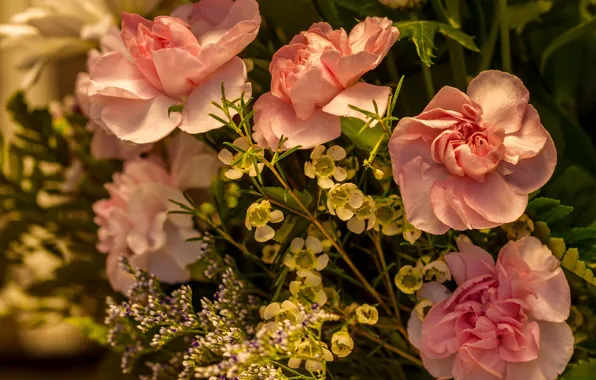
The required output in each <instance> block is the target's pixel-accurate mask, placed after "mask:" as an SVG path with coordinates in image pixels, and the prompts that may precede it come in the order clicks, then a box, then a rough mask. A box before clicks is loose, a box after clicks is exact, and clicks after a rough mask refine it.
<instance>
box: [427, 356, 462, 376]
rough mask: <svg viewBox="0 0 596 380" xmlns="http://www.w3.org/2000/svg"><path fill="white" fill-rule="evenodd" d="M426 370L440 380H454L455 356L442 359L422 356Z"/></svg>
mask: <svg viewBox="0 0 596 380" xmlns="http://www.w3.org/2000/svg"><path fill="white" fill-rule="evenodd" d="M420 357H421V358H422V364H423V365H424V368H425V369H426V370H427V371H428V372H429V373H430V374H431V375H432V376H434V377H436V378H438V379H449V378H452V377H453V375H452V372H453V363H454V361H455V355H451V356H448V357H446V358H442V359H434V358H429V357H427V356H426V355H424V354H423V353H421V354H420Z"/></svg>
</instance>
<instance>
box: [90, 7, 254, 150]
mask: <svg viewBox="0 0 596 380" xmlns="http://www.w3.org/2000/svg"><path fill="white" fill-rule="evenodd" d="M174 15H178V16H181V17H184V18H185V19H186V20H188V21H189V22H190V23H191V24H190V25H189V24H188V23H187V22H186V21H185V20H183V19H181V18H178V17H169V16H160V17H157V18H155V20H154V21H149V20H146V19H144V18H142V17H141V16H139V15H136V14H129V13H123V15H122V32H121V40H122V42H123V43H124V45H125V47H126V51H124V52H122V51H113V52H109V53H106V54H103V55H102V56H101V57H99V58H98V59H97V61H96V62H95V63H94V64H93V65H92V67H91V69H90V83H89V86H88V94H89V113H90V117H91V119H93V120H94V121H95V122H96V123H97V124H98V125H100V126H102V127H105V128H107V129H109V130H110V131H111V132H112V133H114V134H115V135H116V136H118V137H119V138H121V139H123V140H128V141H132V142H136V143H149V142H154V141H157V140H159V139H161V138H163V137H165V136H167V135H168V134H169V133H170V132H171V131H172V130H174V129H175V128H176V127H180V129H182V130H184V131H186V132H188V133H202V132H207V131H209V130H211V129H215V128H219V127H221V123H220V122H218V121H217V120H215V119H214V118H212V117H211V116H209V114H215V115H218V116H220V117H221V118H225V117H226V116H225V115H224V113H223V111H221V110H220V109H219V108H217V107H216V106H214V105H213V104H212V102H216V103H221V96H222V93H221V86H222V82H223V83H224V87H225V92H226V97H227V98H228V99H229V100H233V99H237V98H239V97H240V96H241V95H242V94H243V93H244V94H245V96H246V97H249V96H250V95H251V86H250V83H248V82H247V74H246V67H245V66H244V62H243V61H242V59H240V58H239V57H237V56H236V55H237V54H238V53H239V52H240V51H241V50H242V49H244V47H246V45H247V44H249V43H250V42H251V41H252V40H253V39H254V38H255V36H256V34H257V32H258V29H259V25H260V21H261V18H260V16H259V10H258V4H257V2H256V0H237V1H235V2H232V1H201V2H200V3H198V4H194V5H189V6H184V7H183V8H181V9H179V10H177V11H176V12H174ZM191 29H192V30H191ZM193 33H194V34H193ZM173 106H177V107H179V106H183V108H182V111H181V112H176V111H175V110H174V109H171V107H173ZM230 111H232V110H230Z"/></svg>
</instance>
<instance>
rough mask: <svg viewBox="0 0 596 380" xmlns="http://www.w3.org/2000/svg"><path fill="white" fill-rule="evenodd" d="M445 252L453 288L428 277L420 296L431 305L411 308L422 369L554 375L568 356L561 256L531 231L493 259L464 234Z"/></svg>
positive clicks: (507, 376) (456, 374) (511, 376)
mask: <svg viewBox="0 0 596 380" xmlns="http://www.w3.org/2000/svg"><path fill="white" fill-rule="evenodd" d="M458 246H459V249H460V252H451V253H448V254H447V255H445V261H446V262H447V264H448V265H449V269H450V271H451V274H452V275H453V278H454V279H455V281H456V282H457V284H458V286H459V287H458V288H457V289H456V290H455V292H453V294H451V292H449V291H448V290H447V289H446V288H445V287H444V286H443V285H441V284H438V283H427V284H425V285H424V286H423V287H422V289H420V290H419V291H418V299H420V300H422V299H425V300H430V301H431V302H433V303H434V306H433V307H432V308H431V309H430V311H429V312H428V314H427V315H426V317H425V318H424V320H421V319H420V317H419V315H418V313H417V312H416V311H414V312H412V316H411V317H410V321H409V322H408V335H409V337H410V341H411V342H412V344H414V346H416V347H417V348H419V349H420V354H421V357H422V361H423V363H424V366H425V368H426V369H427V370H428V371H429V372H430V373H431V375H433V376H435V377H438V378H451V377H453V378H455V379H457V380H460V379H462V380H463V379H466V380H470V379H478V380H480V379H482V380H484V379H504V380H517V379H527V380H538V379H540V380H554V379H556V378H557V376H558V375H559V374H560V373H562V372H563V370H564V369H565V367H566V365H567V363H568V362H569V360H570V359H571V355H572V354H573V344H574V339H573V333H572V332H571V329H570V328H569V326H568V325H567V324H566V323H565V320H566V319H567V318H568V316H569V310H570V307H571V295H570V291H569V285H568V283H567V280H566V278H565V274H564V273H563V271H562V269H561V268H560V266H559V260H558V259H557V258H556V257H554V256H553V255H552V253H551V251H550V250H549V249H548V248H547V247H546V246H544V245H542V243H541V242H540V240H538V239H537V238H535V237H525V238H522V239H521V240H518V241H517V242H513V241H510V242H509V243H507V244H506V245H505V246H504V247H503V249H501V252H500V253H499V258H498V260H497V262H496V264H495V261H494V259H493V258H492V256H491V255H490V254H489V253H487V252H486V251H484V250H483V249H481V248H479V247H477V246H475V245H473V244H472V243H470V242H469V241H466V240H465V239H464V238H460V239H458Z"/></svg>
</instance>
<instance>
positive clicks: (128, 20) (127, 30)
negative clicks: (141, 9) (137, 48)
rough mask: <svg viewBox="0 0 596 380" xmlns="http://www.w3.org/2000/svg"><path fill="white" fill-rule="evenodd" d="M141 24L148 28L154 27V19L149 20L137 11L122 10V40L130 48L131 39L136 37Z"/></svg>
mask: <svg viewBox="0 0 596 380" xmlns="http://www.w3.org/2000/svg"><path fill="white" fill-rule="evenodd" d="M139 25H144V26H146V27H147V28H148V29H151V28H152V27H153V21H149V20H147V19H145V18H143V17H141V16H140V15H138V14H136V13H127V12H122V32H121V35H122V41H123V42H124V45H126V47H127V48H128V47H129V46H130V41H131V40H132V39H133V38H135V37H136V35H137V30H138V29H139Z"/></svg>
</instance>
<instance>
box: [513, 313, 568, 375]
mask: <svg viewBox="0 0 596 380" xmlns="http://www.w3.org/2000/svg"><path fill="white" fill-rule="evenodd" d="M538 325H539V327H540V352H539V354H538V359H536V360H532V361H529V362H522V363H507V370H506V375H505V380H518V379H524V380H555V379H557V377H558V376H559V375H560V374H561V373H563V371H564V370H565V367H567V363H569V360H570V359H571V356H572V355H573V344H574V338H573V333H572V331H571V329H570V328H569V326H568V325H567V324H566V323H564V322H561V323H552V322H541V321H539V322H538Z"/></svg>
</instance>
